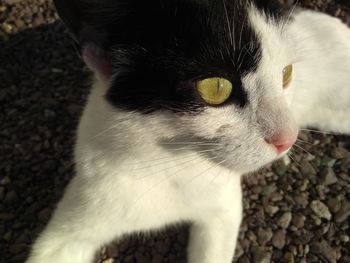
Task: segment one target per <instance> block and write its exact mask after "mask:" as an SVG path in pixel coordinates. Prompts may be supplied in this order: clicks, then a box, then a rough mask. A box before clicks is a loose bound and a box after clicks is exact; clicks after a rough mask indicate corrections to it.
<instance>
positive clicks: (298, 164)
mask: <svg viewBox="0 0 350 263" xmlns="http://www.w3.org/2000/svg"><path fill="white" fill-rule="evenodd" d="M291 150H294V149H293V148H292V149H291ZM291 152H292V153H293V151H291ZM288 157H289V158H290V159H292V161H293V162H294V163H295V164H296V165H297V166H298V167H301V164H300V163H298V162H297V161H296V160H295V159H294V158H293V157H292V154H289V153H288Z"/></svg>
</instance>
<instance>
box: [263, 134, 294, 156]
mask: <svg viewBox="0 0 350 263" xmlns="http://www.w3.org/2000/svg"><path fill="white" fill-rule="evenodd" d="M296 140H297V135H289V136H273V137H271V138H269V139H265V141H266V142H267V143H268V144H271V145H272V146H274V147H275V148H276V151H277V153H279V154H280V153H282V152H284V151H286V150H288V149H289V148H290V147H292V146H293V144H294V143H295V141H296Z"/></svg>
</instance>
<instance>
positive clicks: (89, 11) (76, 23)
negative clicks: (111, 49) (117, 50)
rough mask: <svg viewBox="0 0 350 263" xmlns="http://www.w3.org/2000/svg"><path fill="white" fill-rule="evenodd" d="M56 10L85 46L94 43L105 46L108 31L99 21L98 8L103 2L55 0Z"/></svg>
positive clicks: (74, 35) (74, 36)
mask: <svg viewBox="0 0 350 263" xmlns="http://www.w3.org/2000/svg"><path fill="white" fill-rule="evenodd" d="M53 2H54V4H55V6H56V10H57V12H58V14H59V16H60V17H61V19H62V20H63V22H64V23H65V25H66V26H67V27H68V29H69V30H70V32H71V34H72V37H73V38H74V40H75V41H76V42H77V43H78V44H80V45H81V46H84V45H86V44H89V43H93V44H95V45H97V46H101V47H103V46H104V45H105V43H106V42H107V34H106V31H105V30H104V29H103V28H101V25H99V24H98V23H97V21H98V20H97V19H96V16H98V15H99V14H98V12H97V10H99V9H100V8H101V5H102V4H103V2H104V0H102V1H101V2H102V3H99V1H94V0H53Z"/></svg>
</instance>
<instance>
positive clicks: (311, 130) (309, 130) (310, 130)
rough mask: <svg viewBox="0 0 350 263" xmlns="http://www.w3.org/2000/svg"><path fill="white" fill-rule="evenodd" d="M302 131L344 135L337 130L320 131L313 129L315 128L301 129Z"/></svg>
mask: <svg viewBox="0 0 350 263" xmlns="http://www.w3.org/2000/svg"><path fill="white" fill-rule="evenodd" d="M299 130H300V131H307V132H314V133H321V134H326V135H342V134H341V133H336V132H325V131H318V130H313V129H299Z"/></svg>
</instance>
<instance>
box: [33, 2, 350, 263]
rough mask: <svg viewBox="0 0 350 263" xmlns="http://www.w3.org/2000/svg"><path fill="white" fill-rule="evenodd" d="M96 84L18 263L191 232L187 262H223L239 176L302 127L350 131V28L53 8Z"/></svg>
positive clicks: (227, 10) (94, 5) (273, 154)
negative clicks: (67, 164)
mask: <svg viewBox="0 0 350 263" xmlns="http://www.w3.org/2000/svg"><path fill="white" fill-rule="evenodd" d="M55 4H56V7H57V10H58V12H59V14H60V16H61V18H62V19H63V21H64V22H65V23H66V25H67V26H68V28H69V29H70V31H71V32H72V35H73V37H74V38H75V40H76V41H77V42H78V43H79V45H80V47H81V54H82V58H83V59H84V61H85V63H86V64H87V66H88V67H89V68H90V69H91V70H92V71H93V73H94V84H93V87H92V90H91V94H90V95H89V98H88V101H87V105H86V107H85V110H84V112H83V115H82V117H81V120H80V124H79V128H78V136H77V143H76V147H75V161H76V175H75V177H74V178H73V179H72V181H71V182H70V184H69V186H68V187H67V189H66V191H65V194H64V196H63V198H62V200H61V201H60V202H59V204H58V206H57V209H56V211H55V212H54V214H53V216H52V218H51V221H50V222H49V224H48V226H47V227H46V229H45V230H44V231H43V233H42V234H41V235H40V237H39V238H38V240H37V241H36V242H35V244H34V246H33V249H32V251H31V254H30V256H29V259H28V260H27V262H28V263H44V262H45V263H70V262H71V263H73V262H74V263H89V262H93V260H94V254H95V252H96V251H97V250H98V248H99V247H101V246H102V245H104V244H107V243H109V242H111V241H112V240H114V239H116V238H120V237H121V236H123V235H125V234H129V233H133V232H147V231H151V230H154V229H159V228H162V227H164V226H166V225H170V224H176V223H182V222H190V223H191V230H190V240H189V247H188V262H190V263H229V262H231V261H232V259H233V257H234V250H235V245H236V242H237V236H238V231H239V226H240V223H241V220H242V191H241V186H240V183H241V182H240V181H241V177H242V175H244V174H246V173H249V172H252V171H255V170H257V169H259V168H260V167H262V166H264V165H266V164H268V163H270V162H272V161H274V160H276V159H279V158H281V157H282V156H284V155H285V154H286V152H288V150H289V149H290V148H291V147H292V145H293V144H294V142H295V141H296V139H297V135H298V130H299V128H300V127H307V126H312V127H316V128H320V129H324V130H330V131H336V132H340V133H349V132H350V117H349V116H350V84H349V83H350V30H349V28H348V27H347V26H346V25H345V24H342V22H340V21H339V20H338V19H336V18H332V17H330V16H328V15H325V14H321V13H317V12H314V11H307V10H303V9H298V8H296V7H291V8H288V9H287V8H284V7H283V6H281V5H279V4H278V3H277V2H274V1H267V0H262V1H259V0H256V1H253V0H252V1H234V0H222V1H217V0H201V1H199V0H166V1H163V0H149V1H137V0H115V1H113V0H105V1H97V0H95V1H93V0H75V1H72V0H71V1H68V0H56V1H55Z"/></svg>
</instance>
